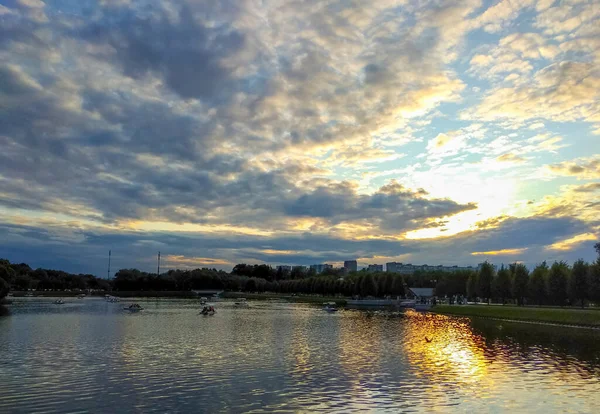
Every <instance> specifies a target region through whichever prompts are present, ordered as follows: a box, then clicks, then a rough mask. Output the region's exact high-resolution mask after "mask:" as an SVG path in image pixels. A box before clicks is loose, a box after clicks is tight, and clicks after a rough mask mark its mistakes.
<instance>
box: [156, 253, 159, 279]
mask: <svg viewBox="0 0 600 414" xmlns="http://www.w3.org/2000/svg"><path fill="white" fill-rule="evenodd" d="M156 276H160V252H158V268H157V270H156Z"/></svg>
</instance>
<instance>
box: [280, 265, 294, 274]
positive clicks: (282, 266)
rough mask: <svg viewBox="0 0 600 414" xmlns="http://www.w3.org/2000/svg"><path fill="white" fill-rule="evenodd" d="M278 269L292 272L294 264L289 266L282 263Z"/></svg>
mask: <svg viewBox="0 0 600 414" xmlns="http://www.w3.org/2000/svg"><path fill="white" fill-rule="evenodd" d="M277 270H281V271H282V272H287V273H289V272H291V271H292V266H288V265H280V266H277Z"/></svg>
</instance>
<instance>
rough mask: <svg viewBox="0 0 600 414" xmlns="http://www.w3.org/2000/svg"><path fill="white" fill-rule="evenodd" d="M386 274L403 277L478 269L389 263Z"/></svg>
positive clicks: (386, 265) (386, 266) (474, 268)
mask: <svg viewBox="0 0 600 414" xmlns="http://www.w3.org/2000/svg"><path fill="white" fill-rule="evenodd" d="M385 269H386V272H392V273H401V274H405V275H410V274H413V273H415V272H432V271H436V272H457V271H459V270H473V271H475V270H477V269H478V267H477V268H476V267H473V266H443V265H437V266H429V265H426V264H424V265H413V264H410V263H407V264H405V263H397V262H389V263H386V264H385Z"/></svg>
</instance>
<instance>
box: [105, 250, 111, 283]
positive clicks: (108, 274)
mask: <svg viewBox="0 0 600 414" xmlns="http://www.w3.org/2000/svg"><path fill="white" fill-rule="evenodd" d="M106 278H107V279H110V250H109V251H108V272H107V273H106Z"/></svg>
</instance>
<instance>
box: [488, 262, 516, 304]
mask: <svg viewBox="0 0 600 414" xmlns="http://www.w3.org/2000/svg"><path fill="white" fill-rule="evenodd" d="M492 285H493V289H492V290H493V293H494V295H495V297H497V298H500V300H501V301H502V304H504V303H506V299H509V298H511V296H512V294H511V293H512V289H511V287H512V286H511V282H510V271H509V270H508V269H507V268H505V267H504V265H502V267H500V270H498V274H497V275H496V277H495V278H494V281H493V283H492Z"/></svg>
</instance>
